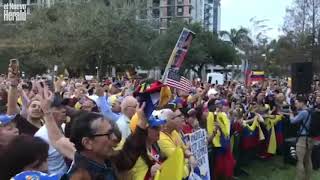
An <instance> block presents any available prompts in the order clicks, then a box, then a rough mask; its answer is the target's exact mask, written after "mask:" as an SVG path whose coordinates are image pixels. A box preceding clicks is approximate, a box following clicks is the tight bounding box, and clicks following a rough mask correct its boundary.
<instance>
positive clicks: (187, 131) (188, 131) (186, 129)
mask: <svg viewBox="0 0 320 180" xmlns="http://www.w3.org/2000/svg"><path fill="white" fill-rule="evenodd" d="M182 132H183V134H191V133H192V132H193V127H192V125H191V124H189V123H187V122H185V123H184V124H183V127H182Z"/></svg>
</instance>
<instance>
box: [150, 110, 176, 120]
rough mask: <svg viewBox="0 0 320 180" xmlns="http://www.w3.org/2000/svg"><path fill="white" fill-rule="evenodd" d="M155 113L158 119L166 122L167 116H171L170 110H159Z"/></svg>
mask: <svg viewBox="0 0 320 180" xmlns="http://www.w3.org/2000/svg"><path fill="white" fill-rule="evenodd" d="M156 113H157V115H158V117H159V118H160V119H164V120H168V117H169V114H172V113H173V111H172V110H171V109H161V110H159V111H157V112H156ZM152 114H153V113H152Z"/></svg>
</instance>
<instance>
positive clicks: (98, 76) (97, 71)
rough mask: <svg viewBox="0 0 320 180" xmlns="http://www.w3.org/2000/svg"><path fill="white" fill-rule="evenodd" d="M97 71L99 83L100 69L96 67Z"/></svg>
mask: <svg viewBox="0 0 320 180" xmlns="http://www.w3.org/2000/svg"><path fill="white" fill-rule="evenodd" d="M96 71H97V80H98V81H99V67H98V66H96Z"/></svg>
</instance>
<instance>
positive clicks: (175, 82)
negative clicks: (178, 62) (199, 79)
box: [164, 69, 192, 92]
mask: <svg viewBox="0 0 320 180" xmlns="http://www.w3.org/2000/svg"><path fill="white" fill-rule="evenodd" d="M164 84H165V85H168V86H170V87H174V88H177V89H180V90H183V91H185V92H190V89H191V86H192V83H191V81H190V80H188V79H187V78H185V77H183V76H181V75H179V74H178V73H177V72H176V71H174V70H172V69H170V70H169V72H168V76H167V78H166V79H165V83H164Z"/></svg>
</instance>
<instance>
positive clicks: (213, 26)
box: [191, 0, 221, 32]
mask: <svg viewBox="0 0 320 180" xmlns="http://www.w3.org/2000/svg"><path fill="white" fill-rule="evenodd" d="M191 6H192V10H191V16H192V22H199V23H201V24H202V25H203V27H204V28H205V29H206V30H208V31H216V32H217V31H220V19H221V8H220V0H191Z"/></svg>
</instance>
